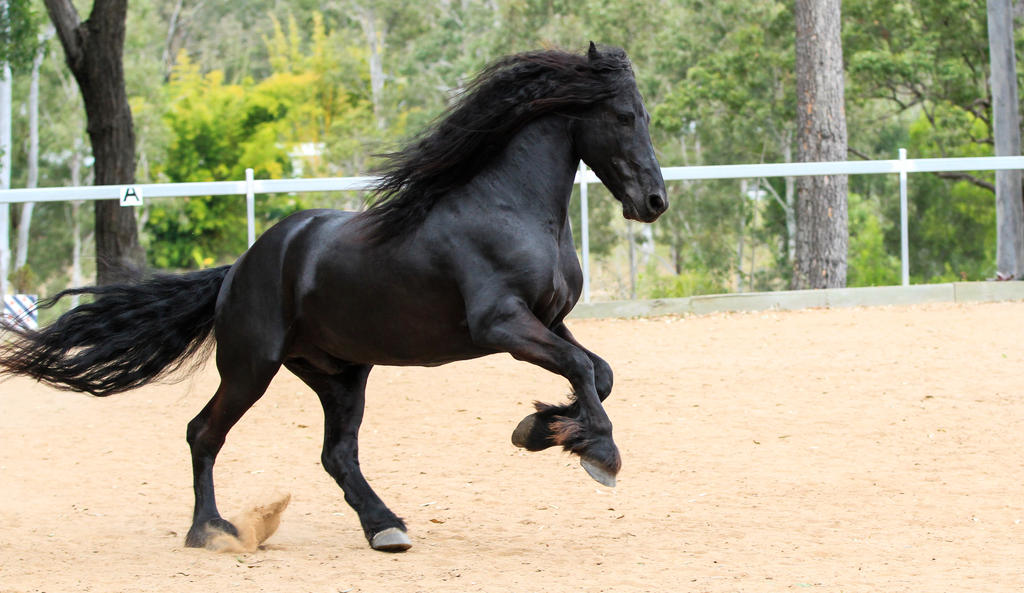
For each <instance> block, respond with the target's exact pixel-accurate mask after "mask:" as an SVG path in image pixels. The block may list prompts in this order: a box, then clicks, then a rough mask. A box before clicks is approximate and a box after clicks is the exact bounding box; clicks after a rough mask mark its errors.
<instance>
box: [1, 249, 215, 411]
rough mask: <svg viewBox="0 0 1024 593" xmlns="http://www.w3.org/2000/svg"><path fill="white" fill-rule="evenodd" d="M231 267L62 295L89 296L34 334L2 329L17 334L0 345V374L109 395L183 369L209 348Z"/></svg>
mask: <svg viewBox="0 0 1024 593" xmlns="http://www.w3.org/2000/svg"><path fill="white" fill-rule="evenodd" d="M229 269H230V266H224V267H220V268H213V269H210V270H202V271H199V272H191V273H188V274H180V275H170V274H167V275H159V276H154V277H152V278H149V279H147V280H144V281H142V282H140V283H137V284H111V285H107V286H91V287H87V288H73V289H70V290H65V291H63V292H61V293H58V294H57V295H55V296H53V297H51V298H49V299H47V300H46V301H44V302H43V303H41V304H40V307H42V308H46V307H50V306H53V304H54V303H56V302H57V301H58V300H60V299H61V298H62V297H65V296H68V295H74V294H91V295H94V296H95V297H96V299H95V300H94V301H92V302H90V303H86V304H83V305H79V306H78V307H75V308H74V309H72V310H70V311H68V312H67V313H65V314H63V315H61V316H60V317H59V318H58V319H57V320H56V321H54V322H53V323H51V324H50V325H48V326H46V327H44V328H42V329H40V330H27V329H22V328H18V327H15V326H14V325H13V324H10V323H6V322H5V323H4V324H3V326H4V329H7V330H8V331H10V332H12V333H14V334H16V337H15V338H14V340H12V341H11V342H10V343H8V344H0V375H4V374H7V375H15V374H19V375H28V376H30V377H35V378H36V379H38V380H39V381H42V382H44V383H47V384H49V385H52V386H54V387H57V388H60V389H68V390H73V391H85V392H88V393H91V394H93V395H99V396H104V395H110V394H112V393H118V392H121V391H127V390H129V389H133V388H135V387H139V386H141V385H145V384H146V383H149V382H151V381H153V380H154V379H157V378H160V377H163V376H166V375H167V374H169V373H172V372H174V371H175V370H177V369H179V368H181V366H182V364H183V363H184V362H185V361H186V360H187V359H189V358H190V357H191V356H192V355H194V354H196V353H197V352H198V351H200V350H202V349H203V346H204V345H206V344H212V341H211V340H209V339H208V338H209V337H210V334H211V332H212V330H213V320H214V309H215V307H216V304H217V294H218V293H219V292H220V286H221V284H222V283H223V282H224V277H225V276H226V275H227V273H228V270H229Z"/></svg>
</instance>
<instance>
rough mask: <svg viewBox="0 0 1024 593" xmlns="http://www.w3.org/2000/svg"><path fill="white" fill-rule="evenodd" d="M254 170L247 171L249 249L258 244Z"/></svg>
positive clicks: (246, 200) (246, 196)
mask: <svg viewBox="0 0 1024 593" xmlns="http://www.w3.org/2000/svg"><path fill="white" fill-rule="evenodd" d="M254 185H255V184H254V183H253V170H252V169H250V168H247V169H246V170H245V220H246V226H247V227H248V230H249V247H252V244H253V243H255V242H256V191H255V187H254Z"/></svg>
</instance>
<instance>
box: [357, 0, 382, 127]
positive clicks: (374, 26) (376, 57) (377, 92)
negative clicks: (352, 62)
mask: <svg viewBox="0 0 1024 593" xmlns="http://www.w3.org/2000/svg"><path fill="white" fill-rule="evenodd" d="M356 13H357V14H358V15H359V23H360V24H361V25H362V27H363V35H364V36H365V37H366V45H367V47H368V48H369V49H370V96H371V99H372V100H373V116H374V118H375V119H376V120H377V129H378V130H383V129H384V128H385V127H386V126H387V124H386V122H385V121H384V38H385V36H386V35H387V31H386V30H385V27H384V26H383V23H381V22H380V20H379V18H378V16H377V9H376V7H375V5H374V3H373V2H366V3H359V4H358V5H356Z"/></svg>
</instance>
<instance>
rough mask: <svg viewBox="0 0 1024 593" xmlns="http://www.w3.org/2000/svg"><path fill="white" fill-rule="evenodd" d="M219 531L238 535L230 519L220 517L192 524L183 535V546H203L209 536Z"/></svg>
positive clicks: (234, 535) (207, 541) (208, 539)
mask: <svg viewBox="0 0 1024 593" xmlns="http://www.w3.org/2000/svg"><path fill="white" fill-rule="evenodd" d="M221 533H225V534H227V535H230V536H233V537H238V529H237V528H236V527H235V526H234V525H232V524H231V522H230V521H227V520H225V519H222V518H221V517H216V518H214V519H210V520H208V521H204V522H202V523H196V524H193V525H192V527H190V528H189V530H188V533H187V534H186V535H185V547H186V548H205V547H206V544H207V543H209V541H210V539H211V538H213V537H214V536H215V535H217V534H221Z"/></svg>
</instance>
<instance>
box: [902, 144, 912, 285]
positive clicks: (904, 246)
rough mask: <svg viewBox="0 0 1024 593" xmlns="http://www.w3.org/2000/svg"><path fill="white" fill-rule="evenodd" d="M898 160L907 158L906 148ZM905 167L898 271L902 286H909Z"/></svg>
mask: <svg viewBox="0 0 1024 593" xmlns="http://www.w3.org/2000/svg"><path fill="white" fill-rule="evenodd" d="M900 160H901V161H906V160H907V149H906V148H901V149H900ZM907 218H908V216H907V169H906V167H901V168H900V271H901V276H900V277H901V278H902V281H903V286H910V235H909V231H908V226H909V225H908V223H907Z"/></svg>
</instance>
